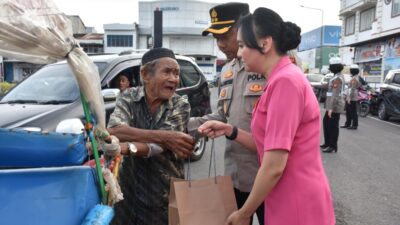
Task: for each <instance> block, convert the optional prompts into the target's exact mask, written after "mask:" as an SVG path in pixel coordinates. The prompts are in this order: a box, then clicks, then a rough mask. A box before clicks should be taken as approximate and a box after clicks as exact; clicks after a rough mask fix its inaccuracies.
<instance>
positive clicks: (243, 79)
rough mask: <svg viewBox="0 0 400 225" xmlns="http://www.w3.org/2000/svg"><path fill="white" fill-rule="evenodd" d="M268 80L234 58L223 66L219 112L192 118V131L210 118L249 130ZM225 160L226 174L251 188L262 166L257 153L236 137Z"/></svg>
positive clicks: (228, 143)
mask: <svg viewBox="0 0 400 225" xmlns="http://www.w3.org/2000/svg"><path fill="white" fill-rule="evenodd" d="M265 84H266V80H265V78H264V77H263V76H262V75H261V74H255V73H248V72H246V71H245V70H244V65H243V63H242V62H241V61H240V60H238V59H233V60H232V61H231V62H229V63H227V64H226V65H225V66H224V67H223V68H222V70H221V91H220V93H219V100H218V110H217V112H215V113H213V114H209V115H205V116H203V117H197V118H191V119H190V121H189V124H188V131H189V133H192V132H194V131H195V130H197V128H198V127H199V126H200V125H201V124H203V123H204V122H206V121H208V120H218V121H222V122H227V123H229V124H232V125H235V126H237V127H238V128H240V129H243V130H246V131H250V121H251V117H252V111H253V108H254V105H255V103H256V101H257V100H258V98H259V97H260V96H261V94H262V93H263V89H264V87H265ZM224 161H225V175H229V176H231V177H232V180H233V183H234V186H235V188H237V189H239V190H240V191H242V192H250V191H251V188H252V186H253V183H254V179H255V176H256V174H257V171H258V167H259V163H258V158H257V153H255V152H252V151H249V150H248V149H245V148H243V146H241V145H240V144H238V143H236V142H235V141H230V140H227V141H226V149H225V160H224ZM239 168H240V169H239Z"/></svg>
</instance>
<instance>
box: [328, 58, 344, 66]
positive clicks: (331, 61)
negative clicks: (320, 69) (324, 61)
mask: <svg viewBox="0 0 400 225" xmlns="http://www.w3.org/2000/svg"><path fill="white" fill-rule="evenodd" d="M334 64H342V61H341V60H340V58H339V57H332V58H330V59H329V65H334Z"/></svg>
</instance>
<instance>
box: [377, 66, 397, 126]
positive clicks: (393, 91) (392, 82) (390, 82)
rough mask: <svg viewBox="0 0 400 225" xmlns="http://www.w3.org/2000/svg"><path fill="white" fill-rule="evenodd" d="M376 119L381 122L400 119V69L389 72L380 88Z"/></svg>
mask: <svg viewBox="0 0 400 225" xmlns="http://www.w3.org/2000/svg"><path fill="white" fill-rule="evenodd" d="M378 117H379V119H381V120H388V119H389V118H390V117H400V69H396V70H390V71H389V72H388V74H387V75H386V78H385V80H384V82H383V84H382V85H381V86H380V95H379V96H378Z"/></svg>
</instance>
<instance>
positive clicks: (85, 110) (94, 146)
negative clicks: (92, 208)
mask: <svg viewBox="0 0 400 225" xmlns="http://www.w3.org/2000/svg"><path fill="white" fill-rule="evenodd" d="M81 102H82V106H83V113H84V114H85V120H86V124H87V125H88V124H92V116H91V114H90V108H89V104H88V102H87V101H86V99H85V97H84V96H83V94H82V92H81ZM91 129H93V128H91ZM86 132H88V135H89V138H90V142H91V143H92V150H93V155H94V161H95V163H96V172H97V177H98V180H99V186H100V194H101V202H102V203H103V204H104V205H107V199H108V196H107V192H106V188H105V186H104V179H103V175H102V172H101V165H100V159H99V152H98V151H97V141H96V138H94V136H93V133H94V132H93V130H92V131H91V132H89V131H86Z"/></svg>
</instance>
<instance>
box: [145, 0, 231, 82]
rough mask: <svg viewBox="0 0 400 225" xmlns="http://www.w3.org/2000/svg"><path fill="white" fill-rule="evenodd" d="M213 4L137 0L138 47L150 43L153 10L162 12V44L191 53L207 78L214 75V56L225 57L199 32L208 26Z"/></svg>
mask: <svg viewBox="0 0 400 225" xmlns="http://www.w3.org/2000/svg"><path fill="white" fill-rule="evenodd" d="M215 4H216V3H209V2H204V1H194V0H189V1H186V0H156V1H139V34H138V35H139V38H138V48H140V49H146V48H151V47H152V45H153V40H152V37H153V32H154V31H153V27H154V11H155V10H161V11H162V14H163V15H162V17H163V19H162V32H163V40H162V45H163V47H166V48H170V49H172V50H173V51H174V52H175V53H178V54H181V55H187V56H192V57H193V58H194V59H195V60H196V62H197V63H198V65H199V66H200V68H201V69H202V70H203V72H204V74H205V76H206V77H208V78H207V79H208V80H212V79H213V76H215V75H216V71H217V70H216V68H217V63H216V60H217V59H225V55H224V54H223V53H221V52H220V51H219V49H218V46H217V44H216V42H215V40H214V38H213V36H212V35H208V36H205V37H204V36H202V35H201V33H202V31H203V30H205V29H206V28H207V27H208V26H209V25H210V23H211V22H210V15H209V10H210V8H212V7H213V6H214V5H215Z"/></svg>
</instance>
